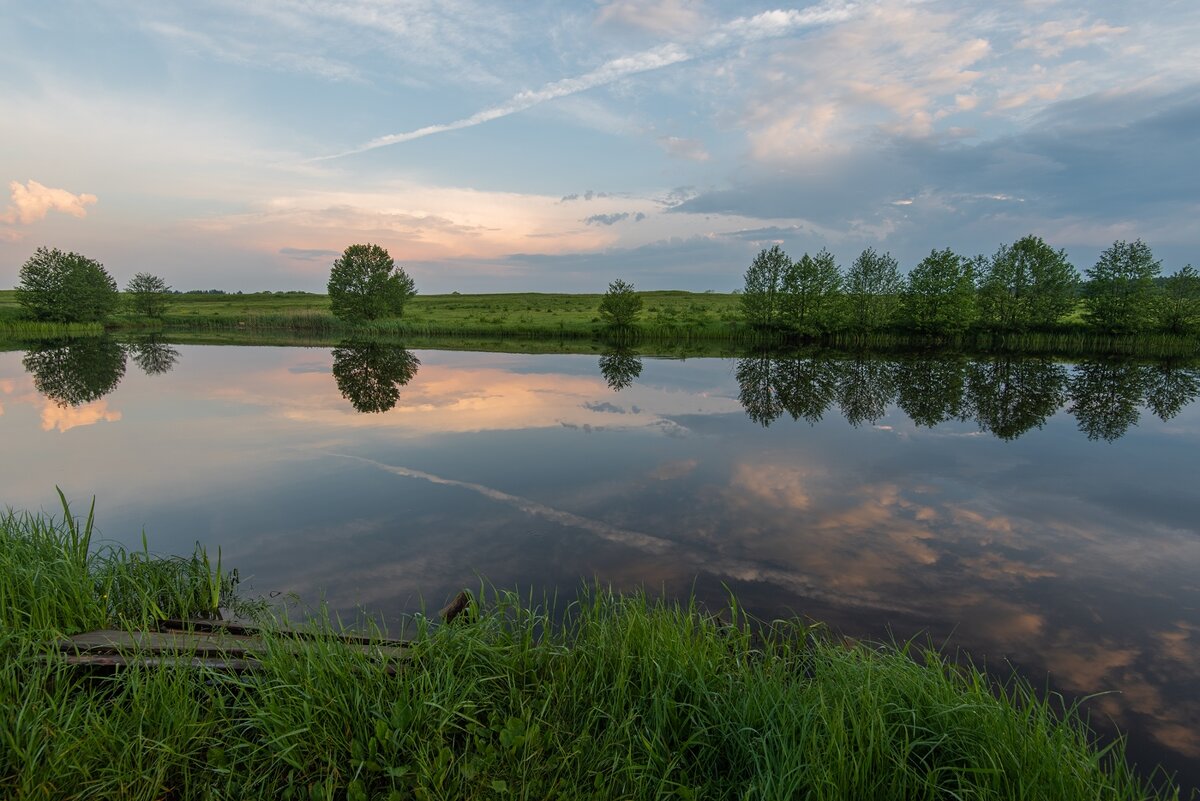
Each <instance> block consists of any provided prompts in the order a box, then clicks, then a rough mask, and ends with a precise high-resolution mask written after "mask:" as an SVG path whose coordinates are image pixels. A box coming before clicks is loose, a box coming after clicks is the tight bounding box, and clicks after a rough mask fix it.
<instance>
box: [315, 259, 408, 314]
mask: <svg viewBox="0 0 1200 801" xmlns="http://www.w3.org/2000/svg"><path fill="white" fill-rule="evenodd" d="M328 289H329V305H330V309H331V310H332V311H333V314H334V316H336V317H340V318H341V319H343V320H348V321H350V322H355V323H359V322H366V321H368V320H377V319H379V318H381V317H399V316H400V315H401V313H402V312H403V311H404V305H405V304H406V303H407V302H408V301H409V299H410V298H412V297H413V296H414V295H416V294H417V290H416V285H415V284H414V283H413V280H412V278H410V277H409V275H408V273H406V272H405V271H404V269H403V268H402V267H398V266H396V263H395V262H394V261H393V260H392V257H391V256H390V255H388V252H387V251H386V250H384V249H383V248H382V247H380V246H379V245H351V246H350V247H348V248H346V250H345V251H344V252H343V253H342V255H341V256H339V257H338V259H337V260H336V261H335V262H334V263H333V269H332V270H330V272H329V285H328Z"/></svg>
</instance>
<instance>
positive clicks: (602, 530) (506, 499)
mask: <svg viewBox="0 0 1200 801" xmlns="http://www.w3.org/2000/svg"><path fill="white" fill-rule="evenodd" d="M331 455H333V456H338V457H341V458H345V459H353V460H355V461H359V462H363V463H365V464H369V465H371V466H373V467H376V468H378V469H380V470H384V471H386V472H389V473H393V474H395V475H399V476H404V477H406V478H415V479H419V480H422V481H428V482H430V483H433V484H440V485H443V486H450V487H459V488H461V489H465V490H469V491H471V492H476V493H479V494H480V495H483V496H484V497H486V498H490V499H491V500H494V501H497V502H499V503H503V504H506V505H508V506H512V507H514V508H516V509H518V510H520V511H522V512H524V513H526V514H530V515H535V516H537V517H541V518H543V519H545V520H550V521H552V522H554V523H558V524H560V525H563V526H570V527H572V528H577V529H582V530H584V531H587V532H589V533H592V534H595V535H596V536H598V537H600V538H601V539H604V540H607V541H609V542H615V543H618V544H621V545H626V546H628V547H631V548H634V549H637V550H640V551H643V552H645V553H650V554H653V555H655V556H660V557H664V558H669V559H671V560H672V562H673V563H674V564H675V565H676V566H677V567H678V568H679V569H681V570H684V571H685V572H687V571H692V572H694V573H708V574H711V575H716V576H724V577H727V578H733V579H737V580H740V581H756V582H766V583H769V584H774V585H777V586H779V587H782V588H784V589H786V590H788V591H790V592H793V593H796V594H799V595H803V596H806V597H808V598H815V599H820V600H825V601H829V602H834V603H837V604H839V605H842V606H866V607H870V608H873V609H884V610H889V611H909V609H908V607H907V605H906V604H904V603H903V602H899V601H896V600H894V599H891V598H887V597H885V596H883V595H880V594H878V593H876V592H873V591H871V590H868V589H861V588H860V589H859V590H858V591H855V592H847V591H841V590H839V591H837V592H829V591H828V590H826V589H825V588H824V587H823V586H822V583H821V582H818V581H814V580H813V579H812V578H811V577H810V576H808V575H806V574H805V573H802V572H800V571H799V570H788V569H780V568H777V567H773V566H771V565H768V564H763V563H759V562H755V561H752V560H747V559H738V558H735V557H730V556H727V555H724V554H714V553H709V552H704V551H700V550H698V549H695V548H689V547H687V546H686V545H684V544H682V543H678V542H674V541H671V540H667V539H664V538H662V537H656V536H654V535H651V534H644V533H642V532H639V531H632V530H630V529H624V528H620V527H617V526H612V525H609V524H608V523H605V522H603V521H600V520H595V519H593V518H588V517H583V516H581V515H577V514H574V513H572V512H567V511H564V510H562V509H556V508H554V507H552V506H548V505H546V504H544V503H540V502H538V501H534V500H531V499H529V498H523V497H521V496H519V495H512V494H510V493H507V492H502V491H501V490H497V489H493V488H492V487H487V486H484V485H483V484H475V483H472V482H468V481H458V480H456V479H450V478H442V477H441V476H436V475H433V474H432V473H426V472H423V471H421V470H412V469H409V468H407V467H397V466H393V465H387V464H383V463H382V462H376V461H374V460H372V459H365V458H363V457H361V456H351V455H349V454H340V453H335V454H331Z"/></svg>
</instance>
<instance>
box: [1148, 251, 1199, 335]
mask: <svg viewBox="0 0 1200 801" xmlns="http://www.w3.org/2000/svg"><path fill="white" fill-rule="evenodd" d="M1158 324H1159V326H1160V327H1161V328H1163V329H1164V330H1166V331H1169V332H1171V333H1172V334H1194V333H1196V332H1197V331H1198V330H1200V274H1197V272H1196V269H1195V268H1194V267H1192V265H1190V264H1189V265H1187V266H1186V267H1183V268H1181V269H1180V270H1179V271H1178V272H1177V273H1175V274H1174V275H1172V276H1169V277H1168V278H1167V279H1166V280H1165V281H1164V282H1163V291H1162V294H1161V295H1160V296H1159V299H1158Z"/></svg>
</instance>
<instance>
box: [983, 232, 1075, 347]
mask: <svg viewBox="0 0 1200 801" xmlns="http://www.w3.org/2000/svg"><path fill="white" fill-rule="evenodd" d="M982 272H983V274H982V276H980V281H979V313H980V314H979V316H980V320H981V321H982V322H983V323H984V325H987V326H989V327H991V328H994V329H999V330H1003V331H1025V330H1028V329H1030V328H1042V329H1046V328H1052V327H1054V326H1055V325H1057V324H1058V322H1059V320H1060V319H1061V318H1062V317H1063V315H1065V314H1067V313H1068V312H1069V311H1070V310H1071V309H1072V308H1073V306H1074V304H1075V290H1076V287H1077V286H1078V283H1079V274H1078V272H1077V271H1076V270H1075V267H1074V266H1073V265H1072V264H1071V263H1070V262H1069V261H1067V254H1066V251H1064V250H1058V251H1056V250H1054V249H1053V248H1051V247H1050V246H1049V245H1047V244H1046V243H1045V242H1044V241H1042V239H1041V238H1040V237H1037V236H1032V235H1030V236H1025V237H1022V238H1021V239H1018V240H1017V241H1016V242H1014V243H1013V244H1012V245H1001V246H1000V249H999V250H998V251H996V255H995V256H993V257H992V259H991V261H990V262H989V263H988V264H987V265H986V267H985V268H984V269H983V271H982Z"/></svg>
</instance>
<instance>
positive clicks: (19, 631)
mask: <svg viewBox="0 0 1200 801" xmlns="http://www.w3.org/2000/svg"><path fill="white" fill-rule="evenodd" d="M69 519H70V518H69V517H68V520H69ZM91 532H92V525H91V521H90V516H89V519H88V520H87V521H81V522H70V523H68V522H64V521H63V520H61V519H60V520H58V521H54V520H51V519H49V518H47V517H44V516H30V515H21V514H12V513H10V514H7V515H4V516H0V601H2V603H0V625H2V631H3V634H0V649H2V650H3V656H4V659H3V663H2V665H0V731H3V732H5V736H6V740H5V745H6V747H5V748H4V749H3V750H2V751H0V791H2V792H3V794H5V795H10V796H16V797H29V798H38V797H47V798H73V797H80V798H83V797H122V798H147V799H150V798H161V797H164V796H169V797H172V798H245V797H280V798H289V797H291V798H349V799H361V798H409V797H415V798H467V797H471V798H489V797H495V798H514V797H523V798H538V799H541V798H556V797H557V798H581V797H583V798H662V797H676V798H745V797H762V798H793V797H805V798H816V799H822V798H830V799H832V798H839V799H852V798H878V799H912V798H944V797H960V798H965V797H971V798H1013V799H1017V798H1021V799H1025V798H1054V799H1085V798H1086V799H1097V798H1102V799H1110V798H1111V799H1134V798H1138V799H1140V798H1169V797H1175V795H1176V794H1175V793H1174V791H1173V790H1169V789H1168V788H1165V787H1159V789H1157V790H1156V789H1153V788H1151V787H1150V786H1149V785H1148V784H1147V783H1146V779H1145V778H1144V777H1143V778H1138V777H1137V776H1136V775H1135V774H1134V772H1133V771H1132V769H1131V768H1130V767H1129V766H1128V765H1127V764H1126V762H1125V760H1124V757H1123V755H1122V750H1121V747H1120V745H1117V746H1114V747H1101V746H1099V745H1097V744H1096V743H1095V741H1094V738H1093V737H1092V736H1091V735H1090V734H1089V733H1088V731H1087V730H1086V728H1085V727H1084V725H1083V723H1082V722H1081V721H1080V720H1079V718H1078V716H1077V715H1076V713H1075V712H1074V711H1073V710H1072V709H1067V710H1065V711H1063V710H1061V709H1060V707H1059V705H1058V704H1057V703H1055V702H1054V701H1053V700H1051V701H1049V702H1046V701H1042V700H1039V699H1038V698H1037V694H1036V693H1034V692H1033V691H1032V690H1031V689H1030V687H1029V686H1028V685H1026V684H1023V683H1021V682H1019V681H1016V680H1009V681H1008V682H1007V683H1004V684H1003V685H999V686H998V685H997V684H996V682H995V681H994V679H993V678H992V677H988V676H985V675H984V674H982V673H981V672H979V671H977V670H975V669H972V668H969V667H961V666H955V665H952V664H951V663H950V662H948V661H947V660H945V659H944V658H942V657H940V656H938V655H936V654H934V653H932V652H929V651H919V650H918V649H916V648H914V647H911V646H905V645H901V646H894V645H872V644H866V643H850V642H845V641H843V640H841V639H839V638H837V637H835V636H833V635H831V634H830V633H828V632H826V631H824V630H822V629H821V628H820V627H814V626H811V625H809V624H806V623H801V622H798V621H789V622H775V623H773V624H771V625H764V624H761V623H758V622H756V621H752V620H750V619H749V618H748V617H747V616H746V615H745V614H744V613H743V612H742V610H740V609H739V608H738V607H737V606H736V605H734V606H733V607H732V608H731V609H728V610H725V611H724V612H723V613H721V614H719V615H714V614H710V613H708V612H707V611H705V610H703V609H700V608H698V607H697V606H695V605H694V604H676V603H671V602H661V601H654V600H650V599H647V598H646V597H644V596H624V597H620V596H614V595H611V594H608V593H605V592H603V591H594V592H591V593H585V594H584V596H583V598H582V599H581V600H580V601H578V602H577V603H575V604H573V605H571V606H570V607H569V608H568V609H566V610H561V611H559V612H558V613H557V614H550V613H548V612H546V611H544V610H538V609H535V608H532V607H531V606H530V605H529V604H527V603H522V602H521V601H519V600H518V599H516V598H514V597H512V596H510V595H506V594H503V593H501V594H493V595H490V596H489V597H488V598H487V599H486V600H485V601H483V602H482V603H481V604H480V605H479V606H478V608H476V609H475V610H474V619H473V620H472V621H471V622H470V623H469V624H467V625H452V626H435V625H432V624H431V623H430V622H429V621H428V620H426V619H425V618H422V617H417V618H414V619H413V620H412V621H411V625H410V626H409V627H408V630H407V631H406V632H404V634H406V635H407V636H408V637H410V638H411V645H410V650H411V658H410V660H409V663H408V665H407V666H406V667H405V668H404V669H403V670H402V672H401V675H400V676H399V677H395V676H390V675H388V672H387V671H386V669H384V668H383V667H382V666H381V665H379V664H378V663H375V662H372V661H371V660H369V659H367V658H365V656H364V655H363V654H362V652H361V651H359V650H356V649H353V648H349V647H344V646H341V645H339V644H337V643H333V642H325V643H321V644H319V645H314V646H313V647H312V648H309V649H305V650H302V651H297V650H295V649H293V648H279V649H272V648H270V647H268V648H267V651H266V652H265V653H264V654H263V655H262V666H263V667H262V671H261V672H259V673H256V674H254V675H253V676H250V677H242V678H229V677H227V676H224V675H222V674H218V673H215V672H212V671H208V670H203V669H200V670H195V669H186V668H179V667H172V666H159V667H146V668H135V669H128V670H126V671H124V672H121V673H118V674H117V675H116V676H115V677H113V678H111V679H104V680H97V679H89V678H87V677H86V676H80V675H76V674H73V673H72V672H70V671H69V670H68V669H67V668H66V667H65V666H63V665H62V664H61V663H58V662H56V661H55V660H54V659H53V658H50V659H49V660H48V661H44V660H42V659H40V657H43V656H46V655H47V654H48V651H47V649H46V648H45V647H44V646H43V645H41V644H42V643H46V642H48V641H51V640H53V639H55V638H56V637H58V636H60V635H63V634H71V633H75V632H78V631H83V630H86V629H89V628H95V627H100V626H106V625H119V626H123V627H129V628H138V627H145V626H148V625H150V624H151V623H152V622H153V620H154V619H156V618H159V617H162V616H176V615H182V616H196V615H201V614H209V613H211V611H212V610H213V608H215V607H216V606H218V605H229V604H234V605H237V604H238V603H239V602H238V599H236V597H235V596H234V593H235V591H236V582H235V578H236V576H235V574H234V573H232V572H231V571H229V569H228V567H227V566H225V567H223V566H221V565H220V564H219V561H218V560H213V559H211V558H209V555H207V554H205V553H204V552H203V551H199V550H198V551H197V552H196V553H195V554H193V555H192V556H190V557H186V558H159V557H156V556H154V555H152V554H150V553H149V552H148V551H145V550H143V551H138V552H128V551H125V550H123V549H121V548H117V547H112V546H105V545H104V544H102V543H97V542H95V541H93V537H92V533H91ZM242 611H243V613H245V614H253V615H256V616H258V617H259V618H260V619H261V620H264V621H269V620H270V619H271V617H272V613H271V612H270V610H268V609H266V608H265V607H263V606H262V605H258V606H250V607H245V606H243V607H242ZM313 625H315V626H318V627H321V626H325V627H328V625H329V624H328V623H327V622H326V623H320V622H318V623H315V624H313ZM268 639H269V638H268ZM1155 778H1156V779H1158V778H1160V777H1155ZM1159 784H1160V785H1161V784H1162V783H1161V782H1159Z"/></svg>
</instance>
